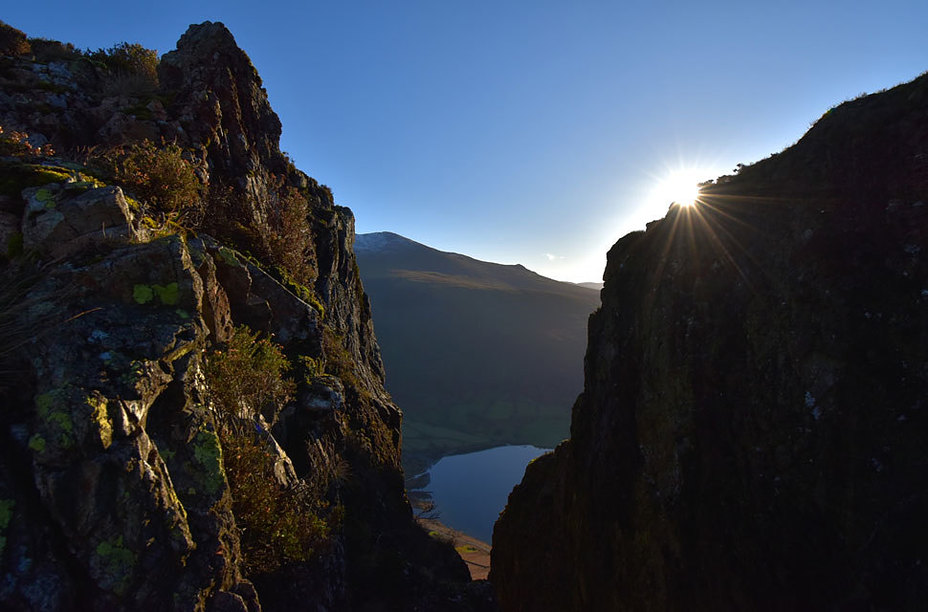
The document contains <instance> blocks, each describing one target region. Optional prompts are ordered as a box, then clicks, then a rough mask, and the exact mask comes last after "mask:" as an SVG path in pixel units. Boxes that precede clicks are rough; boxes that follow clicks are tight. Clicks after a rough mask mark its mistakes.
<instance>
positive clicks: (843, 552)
mask: <svg viewBox="0 0 928 612" xmlns="http://www.w3.org/2000/svg"><path fill="white" fill-rule="evenodd" d="M703 200H704V201H703V203H702V204H701V205H699V206H698V207H696V208H693V209H685V208H680V207H673V208H672V209H671V210H670V212H669V213H668V215H667V216H666V217H665V218H664V219H662V220H660V221H657V222H654V223H652V224H649V226H648V228H647V231H645V232H638V233H634V234H631V235H628V236H626V237H625V238H623V239H621V240H620V241H619V242H618V243H616V245H615V246H614V247H613V248H612V250H611V251H610V253H609V256H608V265H607V268H606V273H605V288H604V290H603V293H602V297H603V305H602V308H601V309H600V310H599V311H598V312H597V313H595V314H594V316H593V317H592V319H591V322H590V332H589V346H588V350H587V355H586V362H585V390H584V392H583V394H582V395H581V396H580V397H579V398H578V400H577V402H576V404H575V405H574V409H573V421H572V426H571V438H570V440H569V441H567V442H565V443H564V444H562V445H561V446H560V447H558V448H557V449H556V451H555V452H554V453H553V454H551V455H547V456H545V457H542V458H540V459H539V460H537V461H536V462H534V463H533V464H531V465H530V466H529V467H528V469H527V470H526V474H525V478H524V480H523V481H522V483H521V484H520V485H519V486H517V487H516V488H515V490H514V491H513V493H512V494H511V496H510V499H509V504H508V506H507V508H506V510H505V511H504V513H503V514H502V516H501V518H500V520H499V522H498V523H497V525H496V529H495V532H494V537H493V562H492V573H491V580H492V582H493V583H494V584H495V586H496V588H497V591H498V595H499V598H500V606H501V608H502V609H504V610H507V611H514V610H533V611H538V610H917V609H921V608H922V607H923V606H924V602H925V600H926V596H928V563H926V559H925V558H924V551H925V548H926V545H928V527H926V525H925V521H924V516H925V515H926V512H928V471H926V466H928V451H926V447H925V444H924V440H925V439H926V435H928V405H926V403H925V402H926V399H925V398H926V397H928V365H926V364H928V260H926V254H928V76H922V77H921V78H919V79H917V80H916V81H913V82H911V83H908V84H905V85H900V86H898V87H896V88H894V89H891V90H889V91H886V92H884V93H880V94H875V95H871V96H867V97H863V98H860V99H857V100H854V101H851V102H847V103H845V104H842V105H841V106H838V107H836V108H835V109H833V110H831V111H829V112H828V113H826V114H825V116H823V117H822V119H821V120H820V121H818V122H817V123H816V124H815V126H814V127H813V128H812V129H810V131H809V132H808V133H807V134H806V135H805V136H804V137H803V138H802V140H800V141H799V142H798V143H797V144H796V145H795V146H793V147H791V148H789V149H787V150H785V151H784V152H782V153H780V154H778V155H774V156H772V157H771V158H768V159H766V160H764V161H761V162H759V163H757V164H754V165H752V166H748V167H745V168H743V169H742V170H741V171H740V172H739V173H738V174H737V175H736V176H730V177H722V178H720V179H718V180H717V181H716V182H715V183H714V184H712V185H708V186H706V187H705V189H704V195H703ZM539 534H545V536H544V537H543V538H540V537H539Z"/></svg>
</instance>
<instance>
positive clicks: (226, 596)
mask: <svg viewBox="0 0 928 612" xmlns="http://www.w3.org/2000/svg"><path fill="white" fill-rule="evenodd" d="M0 30H2V31H0V51H2V52H3V57H0V126H2V128H3V131H4V133H3V134H2V138H0V149H2V152H0V153H2V155H4V157H0V192H2V195H0V239H2V244H3V246H4V247H5V248H6V256H5V258H4V259H3V262H2V268H3V270H2V271H3V276H4V279H5V281H4V283H3V284H2V286H0V330H2V332H3V334H2V336H3V340H2V341H0V357H2V358H3V361H4V363H3V366H4V367H3V369H4V378H3V379H2V381H0V383H2V385H3V394H4V400H3V402H2V403H3V410H2V411H0V424H2V427H0V440H2V441H0V449H2V450H0V564H2V574H3V580H2V583H0V607H4V608H11V609H42V610H94V609H96V610H114V609H145V610H148V609H151V610H165V609H178V610H203V609H211V610H242V611H244V610H249V611H254V610H259V609H261V606H262V605H263V606H264V609H296V608H299V609H313V610H346V609H361V608H364V609H409V610H413V609H429V610H432V609H439V610H440V609H471V608H472V607H480V606H482V605H484V603H485V601H486V597H485V596H483V595H481V594H480V593H477V592H476V591H474V592H468V591H467V590H466V585H465V583H466V581H467V579H468V576H467V570H466V568H465V567H464V565H463V563H462V562H461V561H460V559H459V558H458V557H457V556H456V555H455V554H454V552H453V550H451V548H450V547H449V546H446V545H442V544H440V543H438V542H435V541H433V540H431V539H430V538H429V537H428V536H427V535H426V534H425V533H424V532H422V531H421V530H420V529H418V528H417V527H416V525H415V524H414V522H413V520H412V515H411V511H410V508H409V505H408V502H407V500H406V497H405V494H404V489H403V477H402V471H401V468H400V419H401V413H400V411H399V409H398V408H397V407H396V406H395V405H394V404H393V403H392V401H391V399H390V397H389V396H388V394H387V393H386V392H385V391H384V388H383V380H384V372H383V365H382V363H381V359H380V352H379V348H378V346H377V342H376V339H375V337H374V333H373V326H372V322H371V312H370V306H369V302H368V299H367V297H366V295H365V294H364V290H363V287H362V286H361V281H360V278H359V276H358V270H357V265H356V263H355V258H354V253H353V250H352V243H353V239H354V225H353V217H352V215H351V212H350V211H349V210H348V209H346V208H343V207H339V206H336V205H335V204H334V202H333V200H332V196H331V192H330V191H329V190H328V189H327V188H326V187H324V186H320V185H319V184H317V183H316V182H315V181H314V180H313V179H311V178H309V177H307V176H306V175H304V174H303V173H302V172H300V171H298V170H297V169H296V168H294V167H293V165H292V164H291V163H290V162H289V160H288V159H287V157H286V156H285V155H284V154H283V153H281V151H280V150H279V146H278V141H279V137H280V129H281V126H280V121H279V120H278V118H277V116H276V115H275V114H274V112H273V111H272V110H271V108H270V105H269V104H268V101H267V96H266V93H265V91H264V90H263V89H262V87H261V80H260V78H259V77H258V75H257V73H256V71H255V69H254V67H253V66H252V64H251V62H250V61H249V59H248V57H247V56H246V55H245V53H244V52H243V51H242V50H241V49H239V48H238V47H237V46H236V45H235V41H234V40H233V37H232V35H231V34H230V33H229V31H228V30H227V29H226V28H225V27H224V26H223V25H222V24H219V23H209V22H207V23H204V24H201V25H198V26H191V28H190V29H189V30H188V31H187V33H186V34H184V35H183V36H182V37H181V39H180V41H179V42H178V45H177V49H176V50H175V51H172V52H170V53H168V54H166V55H165V56H164V57H163V58H161V59H160V61H158V59H157V57H154V56H153V55H152V54H151V52H148V51H147V50H144V49H142V48H141V47H138V46H137V45H121V46H117V47H115V48H114V49H111V50H109V51H100V52H96V53H89V52H80V51H76V50H74V49H73V47H71V46H69V45H63V44H61V43H57V42H54V41H45V40H35V39H28V38H27V37H26V36H25V35H23V34H22V33H21V32H18V31H16V30H14V29H13V28H10V27H9V26H6V25H5V24H0ZM52 149H54V151H52ZM182 177H189V180H186V182H185V181H183V180H181V178H182ZM165 185H171V186H174V185H176V187H177V188H176V189H173V187H172V189H173V190H172V189H168V190H165ZM472 591H473V590H472Z"/></svg>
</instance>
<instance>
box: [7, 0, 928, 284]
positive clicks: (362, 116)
mask: <svg viewBox="0 0 928 612" xmlns="http://www.w3.org/2000/svg"><path fill="white" fill-rule="evenodd" d="M0 19H2V20H3V21H5V22H7V23H9V24H10V25H12V26H14V27H17V28H19V29H21V30H23V31H25V32H26V33H27V34H28V35H30V36H39V37H45V38H54V39H58V40H61V41H65V42H72V43H74V44H75V45H76V46H78V47H81V48H90V49H97V48H101V47H111V46H113V45H114V44H116V43H119V42H123V41H127V42H138V43H141V44H142V45H144V46H146V47H149V48H154V49H156V50H157V51H158V52H159V53H165V52H167V51H170V50H171V49H173V48H174V47H175V45H176V42H177V39H178V38H179V37H180V35H181V34H182V33H183V32H184V31H185V30H186V28H187V26H188V25H189V24H191V23H200V22H202V21H206V20H210V21H222V22H223V23H225V24H226V26H228V28H229V29H230V30H231V31H232V33H233V35H234V36H235V38H236V41H237V42H238V45H239V46H240V47H241V48H242V49H244V50H245V52H246V53H248V55H249V56H250V57H251V60H252V62H253V63H254V64H255V66H256V68H257V69H258V72H259V74H260V75H261V77H262V79H263V81H264V86H265V88H266V89H267V92H268V96H269V98H270V101H271V104H272V106H273V107H274V109H275V111H276V112H277V114H278V115H279V116H280V119H281V122H282V124H283V136H282V138H281V148H282V149H283V150H285V151H287V152H288V153H289V154H290V155H291V157H292V158H293V159H294V161H295V162H296V165H297V167H299V168H300V169H301V170H303V171H304V172H306V173H307V174H309V175H310V176H313V177H314V178H316V179H317V180H318V181H319V182H321V183H323V184H326V185H328V186H329V187H330V188H331V189H332V190H333V192H334V194H335V199H336V203H338V204H341V205H344V206H349V207H350V208H351V209H352V210H353V211H354V214H355V218H356V229H357V231H358V232H359V233H365V232H374V231H392V232H396V233H399V234H402V235H404V236H406V237H408V238H411V239H413V240H416V241H418V242H422V243H424V244H427V245H429V246H433V247H436V248H439V249H442V250H447V251H454V252H458V253H464V254H466V255H470V256H472V257H476V258H478V259H484V260H487V261H495V262H499V263H520V264H523V265H525V266H526V267H527V268H529V269H531V270H534V271H536V272H538V273H540V274H543V275H545V276H549V277H551V278H556V279H559V280H568V281H575V282H580V281H597V280H600V279H601V277H602V271H603V268H604V266H605V257H606V255H605V254H606V251H607V250H608V249H609V247H610V246H611V245H612V244H613V243H614V242H615V241H616V240H618V239H619V238H621V237H622V236H623V235H625V234H626V233H628V232H630V231H634V230H637V229H643V228H644V224H645V223H646V222H647V221H650V220H653V219H657V218H661V217H663V216H664V214H665V213H666V211H667V208H668V205H669V204H670V202H669V201H668V200H667V198H668V197H669V196H668V195H667V192H666V189H662V188H661V185H662V183H665V182H666V180H667V178H668V176H669V175H672V174H673V175H675V176H676V175H678V174H679V173H681V172H683V173H684V174H686V175H687V176H689V177H690V180H708V179H711V178H715V177H716V176H719V175H722V174H728V173H731V171H732V169H733V168H734V167H735V165H736V164H738V163H751V162H754V161H757V160H759V159H763V158H764V157H767V156H768V155H770V154H772V153H775V152H778V151H781V150H782V149H784V148H785V147H787V146H789V145H790V144H792V143H794V142H796V141H797V140H798V139H799V138H800V137H801V136H802V134H803V133H804V132H805V131H806V130H807V129H808V128H809V127H810V125H811V124H812V123H813V122H814V121H815V120H817V119H818V118H819V117H820V116H821V115H822V114H823V113H824V112H825V111H826V110H828V109H829V108H830V107H832V106H834V105H835V104H838V103H840V102H842V101H844V100H847V99H850V98H854V97H856V96H858V95H859V94H861V93H865V92H866V93H872V92H875V91H879V90H881V89H884V88H888V87H891V86H893V85H896V84H898V83H902V82H905V81H908V80H911V79H913V78H915V77H916V76H918V75H919V74H922V73H923V72H925V71H928V45H926V44H925V40H924V33H925V31H926V29H928V2H926V1H925V0H882V1H881V2H876V1H867V2H858V1H853V0H851V1H844V2H837V1H828V2H825V1H821V0H801V1H794V0H780V1H778V2H769V1H768V2H755V1H753V0H741V1H740V2H717V1H713V0H706V1H703V2H692V1H689V2H672V1H665V0H651V1H638V0H622V1H619V0H611V1H606V0H561V1H558V2H555V1H548V0H518V1H517V0H495V1H492V2H490V1H484V0H469V1H468V2H461V1H453V0H422V1H408V2H407V1H404V0H393V1H390V2H386V1H384V0H374V1H366V0H340V1H331V2H316V1H311V0H302V1H299V0H265V1H263V2H254V1H250V2H237V1H230V0H223V1H213V0H185V1H175V0H161V1H159V2H145V3H141V2H138V3H137V2H126V1H125V0H121V1H119V2H116V1H115V0H84V1H83V2H74V1H73V0H68V1H62V0H46V1H44V2H41V3H26V2H16V3H9V5H8V6H6V7H4V8H3V10H2V11H0Z"/></svg>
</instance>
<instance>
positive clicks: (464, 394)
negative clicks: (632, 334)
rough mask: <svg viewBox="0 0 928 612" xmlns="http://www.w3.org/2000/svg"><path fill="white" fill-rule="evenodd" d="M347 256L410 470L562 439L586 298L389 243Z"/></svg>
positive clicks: (578, 372)
mask: <svg viewBox="0 0 928 612" xmlns="http://www.w3.org/2000/svg"><path fill="white" fill-rule="evenodd" d="M355 251H356V253H357V258H358V265H359V267H360V271H361V278H362V279H363V280H364V286H365V288H366V290H367V292H368V294H369V295H370V298H371V304H372V307H373V311H374V313H375V315H376V317H377V336H378V339H379V340H380V345H381V348H382V351H383V358H384V363H385V366H386V370H387V388H388V390H389V391H390V393H391V395H392V396H393V398H394V399H395V400H396V401H397V403H398V404H399V405H401V406H402V407H403V413H404V423H403V434H404V438H403V440H404V457H405V458H404V461H407V467H409V468H410V470H412V469H413V468H414V467H421V466H422V460H426V462H427V460H429V459H431V460H434V459H436V458H438V457H440V456H443V455H448V454H454V453H459V452H465V451H468V450H476V449H479V448H487V447H491V446H497V445H503V444H535V445H537V446H540V447H553V446H554V445H555V444H557V443H558V442H560V441H561V440H562V439H563V438H565V437H566V436H567V429H568V423H569V412H568V410H567V407H568V406H570V405H571V403H572V402H573V400H574V399H575V398H576V396H577V394H578V393H579V391H580V389H581V387H582V384H583V378H582V377H583V372H582V363H583V351H584V347H585V346H586V323H587V319H588V318H589V315H590V313H591V312H593V310H595V309H596V308H597V307H598V306H599V293H598V292H597V291H592V290H590V289H586V288H583V287H579V286H577V285H574V284H572V283H562V282H558V281H554V280H551V279H548V278H545V277H543V276H540V275H538V274H535V273H534V272H531V271H529V270H527V269H525V268H524V267H523V266H519V265H501V264H495V263H488V262H484V261H479V260H476V259H472V258H470V257H466V256H464V255H459V254H456V253H446V252H442V251H438V250H436V249H433V248H430V247H427V246H425V245H422V244H419V243H417V242H414V241H412V240H409V239H407V238H404V237H402V236H399V235H397V234H392V233H389V232H381V233H374V234H361V235H359V236H358V237H357V240H356V243H355Z"/></svg>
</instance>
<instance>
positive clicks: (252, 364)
mask: <svg viewBox="0 0 928 612" xmlns="http://www.w3.org/2000/svg"><path fill="white" fill-rule="evenodd" d="M289 369H290V363H289V362H288V361H287V358H286V357H285V356H284V354H283V352H282V351H281V350H280V347H279V346H278V345H276V344H274V343H273V342H271V341H270V340H268V339H267V338H258V335H257V334H256V333H254V332H251V331H249V329H248V328H247V327H245V326H242V327H238V328H236V329H235V332H234V333H233V335H232V338H231V339H230V340H229V342H228V344H227V345H226V347H225V348H223V349H220V350H217V351H215V352H214V353H213V354H212V355H210V356H209V358H208V359H207V361H206V377H207V380H209V382H210V398H211V399H212V401H213V403H214V405H215V406H216V408H217V410H218V411H219V412H220V420H222V419H224V418H225V417H227V416H228V417H232V418H250V417H252V416H254V415H256V414H260V413H263V412H265V411H273V410H274V408H275V407H277V406H280V405H281V404H284V403H286V402H288V401H289V400H290V398H291V397H292V396H293V391H294V383H293V381H292V380H288V379H286V378H284V375H285V374H286V373H287V371H288V370H289Z"/></svg>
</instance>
